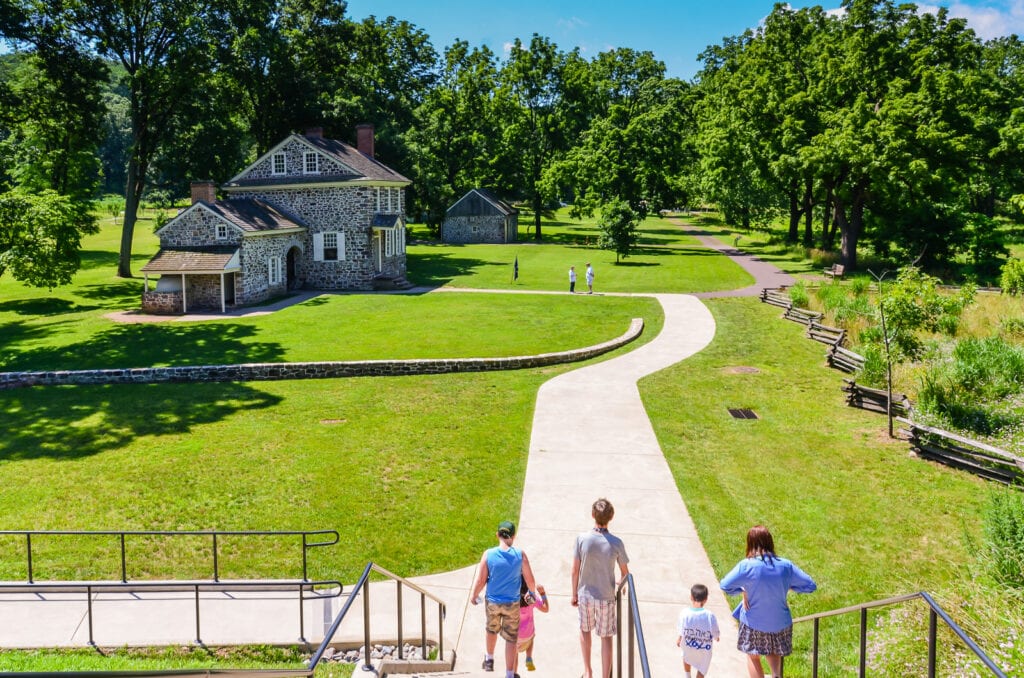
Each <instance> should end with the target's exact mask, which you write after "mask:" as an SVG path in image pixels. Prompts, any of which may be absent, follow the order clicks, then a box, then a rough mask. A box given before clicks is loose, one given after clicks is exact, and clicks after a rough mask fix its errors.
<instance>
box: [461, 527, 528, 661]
mask: <svg viewBox="0 0 1024 678" xmlns="http://www.w3.org/2000/svg"><path fill="white" fill-rule="evenodd" d="M497 537H498V545H497V546H495V547H494V548H489V549H487V550H486V551H484V555H483V557H482V558H481V559H480V567H479V568H478V570H477V577H476V583H475V584H474V585H473V592H472V596H471V597H470V601H471V602H472V603H473V604H474V605H479V604H480V592H481V591H483V590H484V586H485V585H486V586H487V594H486V602H487V604H486V608H485V609H486V613H487V652H486V654H484V665H483V668H484V670H485V671H493V670H494V648H495V646H496V645H497V643H498V636H499V635H501V637H502V638H503V639H504V640H505V678H516V673H515V671H514V670H513V666H515V659H516V642H517V641H518V639H519V585H520V579H525V580H526V585H527V586H528V587H529V588H530V590H531V591H535V590H536V589H537V586H536V582H534V580H533V571H532V570H530V561H529V560H527V558H526V554H525V553H523V552H522V551H521V550H519V549H517V548H516V547H515V546H513V545H512V542H513V541H514V540H515V537H516V526H515V524H514V523H512V522H511V521H508V520H503V521H502V522H501V523H500V524H499V525H498V532H497Z"/></svg>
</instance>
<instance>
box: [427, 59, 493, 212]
mask: <svg viewBox="0 0 1024 678" xmlns="http://www.w3.org/2000/svg"><path fill="white" fill-rule="evenodd" d="M497 74H498V66H497V59H496V57H495V55H494V53H493V52H491V50H490V49H489V48H488V47H486V46H483V47H474V48H472V49H470V47H469V43H467V42H465V41H461V40H457V41H456V42H455V43H454V44H452V45H451V46H450V47H448V48H447V49H445V52H444V59H443V66H442V68H441V70H440V72H439V74H438V78H437V82H436V83H435V85H434V86H433V87H432V88H431V89H430V91H429V92H428V93H427V95H426V97H425V98H424V100H423V103H422V104H420V106H419V107H418V108H417V109H416V122H415V124H414V125H413V127H412V129H411V130H410V132H409V135H408V143H409V147H410V152H411V154H412V160H413V167H414V168H415V173H416V184H417V189H418V195H419V196H420V204H421V206H422V208H423V211H424V212H425V213H426V216H427V223H428V224H430V225H431V227H432V228H434V229H437V228H438V227H439V226H440V223H441V220H442V219H443V218H444V213H445V210H446V209H447V208H448V206H450V205H451V204H452V202H453V201H454V200H455V199H456V198H457V197H459V196H460V195H462V194H463V193H465V192H466V191H467V190H469V189H471V188H474V187H477V186H483V187H491V186H492V185H494V183H495V180H496V176H497V174H498V172H497V171H496V170H495V168H494V163H495V161H496V159H497V158H498V157H499V154H500V148H499V147H498V142H499V140H500V136H501V135H500V127H499V125H498V121H497V119H496V114H495V109H494V104H493V100H494V90H495V86H496V80H497Z"/></svg>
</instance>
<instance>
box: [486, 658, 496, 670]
mask: <svg viewBox="0 0 1024 678" xmlns="http://www.w3.org/2000/svg"><path fill="white" fill-rule="evenodd" d="M493 670H494V659H484V671H493Z"/></svg>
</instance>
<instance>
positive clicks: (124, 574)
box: [0, 530, 341, 584]
mask: <svg viewBox="0 0 1024 678" xmlns="http://www.w3.org/2000/svg"><path fill="white" fill-rule="evenodd" d="M317 535H329V536H330V537H331V539H330V540H325V541H316V542H310V541H309V538H310V537H312V536H317ZM3 536H21V537H25V556H26V573H27V577H26V579H27V580H28V583H29V584H32V583H34V581H35V580H34V576H35V573H34V564H33V558H32V537H34V536H35V537H40V536H44V537H68V536H72V537H111V536H114V537H118V541H119V544H120V550H121V582H122V583H127V582H128V559H127V548H126V541H127V540H126V538H127V537H211V538H212V544H211V553H212V561H213V581H219V580H220V564H219V561H218V549H217V538H218V537H239V536H243V537H289V536H301V537H302V578H303V579H309V569H308V551H309V549H312V548H318V547H322V546H333V545H335V544H337V543H338V542H339V541H340V539H341V537H340V535H339V534H338V531H337V530H305V531H299V530H290V531H289V530H283V531H271V530H236V531H224V530H196V531H172V530H0V537H3Z"/></svg>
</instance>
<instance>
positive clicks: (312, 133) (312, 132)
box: [305, 127, 324, 139]
mask: <svg viewBox="0 0 1024 678" xmlns="http://www.w3.org/2000/svg"><path fill="white" fill-rule="evenodd" d="M305 136H307V137H309V138H311V139H323V138H324V128H323V127H307V128H306V133H305Z"/></svg>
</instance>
